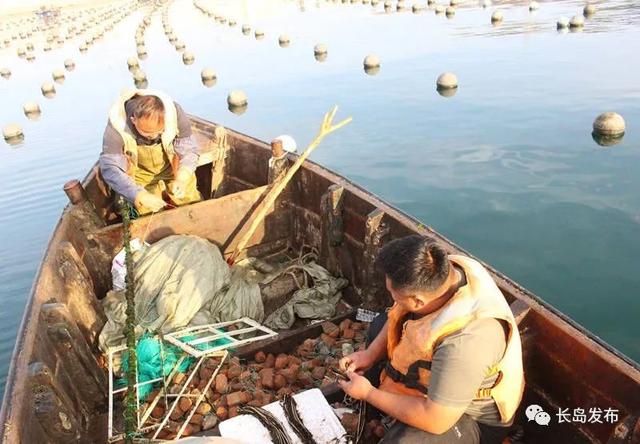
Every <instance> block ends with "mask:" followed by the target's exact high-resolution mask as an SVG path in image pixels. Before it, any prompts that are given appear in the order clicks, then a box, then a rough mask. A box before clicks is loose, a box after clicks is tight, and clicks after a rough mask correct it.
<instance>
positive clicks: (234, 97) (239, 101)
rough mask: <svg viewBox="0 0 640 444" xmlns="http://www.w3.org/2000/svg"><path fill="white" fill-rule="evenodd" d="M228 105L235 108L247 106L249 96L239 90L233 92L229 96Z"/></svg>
mask: <svg viewBox="0 0 640 444" xmlns="http://www.w3.org/2000/svg"><path fill="white" fill-rule="evenodd" d="M227 104H228V105H229V106H234V107H243V106H247V104H248V100H247V95H246V94H245V93H244V92H243V91H240V90H238V89H236V90H233V91H231V92H230V93H229V95H228V96H227Z"/></svg>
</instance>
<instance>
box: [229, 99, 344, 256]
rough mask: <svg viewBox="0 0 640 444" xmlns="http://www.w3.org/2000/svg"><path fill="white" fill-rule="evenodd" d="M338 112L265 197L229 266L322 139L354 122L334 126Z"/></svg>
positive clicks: (328, 117) (327, 118)
mask: <svg viewBox="0 0 640 444" xmlns="http://www.w3.org/2000/svg"><path fill="white" fill-rule="evenodd" d="M337 111H338V107H337V106H334V107H333V109H332V110H331V111H329V112H328V113H327V114H325V115H324V119H323V120H322V125H321V126H320V131H319V132H318V135H317V136H316V137H315V139H313V140H312V141H311V143H310V144H309V146H307V148H306V149H305V150H304V152H303V153H302V154H301V155H300V156H299V157H298V159H297V160H296V161H295V163H294V164H293V165H291V168H289V169H288V170H287V173H286V174H285V175H284V177H282V178H278V180H277V181H276V182H275V183H274V184H273V187H272V188H271V189H270V190H269V192H268V193H267V195H266V196H265V198H264V200H263V201H262V202H261V204H260V207H259V210H258V211H257V212H256V213H255V214H253V215H252V216H251V217H250V218H249V219H248V220H247V221H246V223H245V225H246V224H250V225H249V229H248V230H247V231H245V232H244V234H243V235H242V237H241V238H240V240H239V241H238V245H237V246H236V248H235V250H234V252H233V253H232V254H231V256H229V258H228V259H227V262H228V263H229V265H233V263H234V262H235V260H236V258H237V257H238V255H239V254H240V252H241V251H242V250H243V249H244V247H245V246H246V245H247V243H248V242H249V239H251V236H253V234H254V233H255V232H256V230H257V229H258V227H259V226H260V224H261V223H262V221H263V220H264V218H265V217H266V215H267V212H268V211H269V209H270V208H271V207H272V206H273V204H274V203H275V201H276V199H277V198H278V196H279V195H280V193H282V191H283V190H284V189H285V188H286V186H287V184H288V183H289V182H290V181H291V179H292V178H293V176H294V175H295V174H296V172H297V171H298V170H299V169H300V167H301V166H302V164H303V163H304V161H305V160H306V159H307V158H308V157H309V155H310V154H311V153H312V152H313V150H314V149H316V147H317V146H318V145H320V142H322V139H324V138H325V136H327V135H328V134H331V133H332V132H334V131H336V130H338V129H340V128H342V127H343V126H345V125H346V124H347V123H349V122H351V120H352V119H351V117H348V118H346V119H344V120H343V121H342V122H339V123H338V124H336V125H332V122H333V118H334V116H335V115H336V112H337ZM241 231H242V230H239V231H238V233H240V232H241ZM230 245H233V242H231V243H230Z"/></svg>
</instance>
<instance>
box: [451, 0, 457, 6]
mask: <svg viewBox="0 0 640 444" xmlns="http://www.w3.org/2000/svg"><path fill="white" fill-rule="evenodd" d="M458 3H459V2H458V0H449V6H456V5H457V4H458Z"/></svg>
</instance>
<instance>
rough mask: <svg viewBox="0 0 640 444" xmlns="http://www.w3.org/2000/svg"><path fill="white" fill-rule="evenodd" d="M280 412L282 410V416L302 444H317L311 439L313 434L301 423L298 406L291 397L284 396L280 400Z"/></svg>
mask: <svg viewBox="0 0 640 444" xmlns="http://www.w3.org/2000/svg"><path fill="white" fill-rule="evenodd" d="M282 410H284V415H285V416H286V417H287V421H289V425H290V426H291V428H292V429H293V431H294V432H295V434H296V435H298V438H300V441H302V444H318V443H317V442H316V440H315V439H313V434H312V433H311V432H310V431H309V429H308V428H307V427H306V426H305V425H304V422H302V418H300V412H299V411H298V404H297V403H296V400H295V399H294V398H293V396H291V395H284V397H283V398H282Z"/></svg>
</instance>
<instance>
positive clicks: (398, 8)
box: [396, 0, 405, 11]
mask: <svg viewBox="0 0 640 444" xmlns="http://www.w3.org/2000/svg"><path fill="white" fill-rule="evenodd" d="M404 9H405V6H404V0H398V3H396V11H404Z"/></svg>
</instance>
